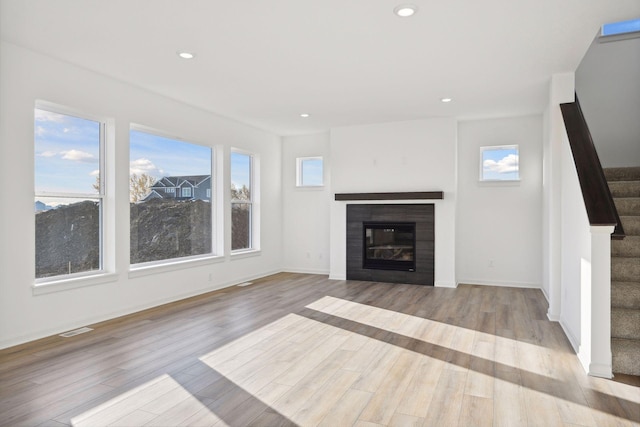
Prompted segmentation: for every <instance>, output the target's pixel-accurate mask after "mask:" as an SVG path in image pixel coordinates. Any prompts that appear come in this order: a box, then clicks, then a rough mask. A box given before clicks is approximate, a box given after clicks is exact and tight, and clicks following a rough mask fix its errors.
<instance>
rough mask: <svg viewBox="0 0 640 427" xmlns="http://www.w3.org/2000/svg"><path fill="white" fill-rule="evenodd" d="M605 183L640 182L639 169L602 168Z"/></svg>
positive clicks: (636, 167)
mask: <svg viewBox="0 0 640 427" xmlns="http://www.w3.org/2000/svg"><path fill="white" fill-rule="evenodd" d="M604 176H605V178H606V179H607V181H626V180H640V167H638V166H631V167H622V168H604Z"/></svg>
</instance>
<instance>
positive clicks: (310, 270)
mask: <svg viewBox="0 0 640 427" xmlns="http://www.w3.org/2000/svg"><path fill="white" fill-rule="evenodd" d="M282 271H283V272H285V273H301V274H320V275H323V276H328V275H329V270H323V269H314V268H286V267H285V268H283V269H282Z"/></svg>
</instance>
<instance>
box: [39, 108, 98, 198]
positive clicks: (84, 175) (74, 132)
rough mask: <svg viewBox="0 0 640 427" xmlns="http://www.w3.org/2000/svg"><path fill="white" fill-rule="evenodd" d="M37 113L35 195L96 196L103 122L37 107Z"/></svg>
mask: <svg viewBox="0 0 640 427" xmlns="http://www.w3.org/2000/svg"><path fill="white" fill-rule="evenodd" d="M34 113H35V120H34V140H35V159H34V163H35V191H36V193H83V194H93V193H96V190H95V189H94V188H93V185H94V184H95V182H96V177H97V175H98V174H99V171H100V123H99V122H96V121H93V120H87V119H83V118H79V117H74V116H69V115H66V114H59V113H53V112H50V111H46V110H41V109H38V108H36V109H35V110H34Z"/></svg>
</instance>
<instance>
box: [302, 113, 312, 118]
mask: <svg viewBox="0 0 640 427" xmlns="http://www.w3.org/2000/svg"><path fill="white" fill-rule="evenodd" d="M310 116H311V114H309V113H302V114H300V117H303V118H305V119H306V118H307V117H310Z"/></svg>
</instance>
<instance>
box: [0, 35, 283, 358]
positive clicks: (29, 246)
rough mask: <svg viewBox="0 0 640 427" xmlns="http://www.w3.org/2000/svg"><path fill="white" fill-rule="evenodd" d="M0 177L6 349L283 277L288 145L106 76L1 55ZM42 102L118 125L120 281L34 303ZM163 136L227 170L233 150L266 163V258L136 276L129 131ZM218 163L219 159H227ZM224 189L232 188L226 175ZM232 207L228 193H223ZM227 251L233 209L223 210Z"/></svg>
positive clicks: (24, 55)
mask: <svg viewBox="0 0 640 427" xmlns="http://www.w3.org/2000/svg"><path fill="white" fill-rule="evenodd" d="M0 55H1V60H0V67H1V68H0V92H1V93H2V98H1V101H0V102H1V104H0V112H1V113H0V129H2V134H1V136H2V144H1V145H0V177H1V179H2V180H3V182H5V183H6V182H11V183H12V184H11V189H12V190H11V191H8V192H6V193H5V194H4V196H3V201H2V207H1V209H0V212H1V215H2V222H1V223H0V245H1V246H0V250H1V253H0V255H1V256H0V259H1V262H2V264H1V266H0V267H1V268H0V295H2V297H1V298H0V347H6V346H9V345H13V344H17V343H19V342H24V341H28V340H31V339H35V338H39V337H42V336H46V335H49V334H53V333H58V332H62V331H63V330H68V329H72V328H75V327H78V326H83V325H84V324H86V323H91V322H95V321H98V320H103V319H106V318H110V317H114V316H117V315H121V314H126V313H129V312H132V311H137V310H140V309H143V308H147V307H150V306H154V305H157V304H159V303H164V302H169V301H173V300H177V299H180V298H183V297H186V296H190V295H194V294H198V293H202V292H205V291H209V290H213V289H216V288H220V287H223V286H227V285H230V284H234V283H238V282H241V281H244V280H246V279H251V278H254V277H258V276H262V275H265V274H269V273H272V272H276V271H280V270H281V268H282V255H281V252H282V241H281V236H282V232H281V224H282V211H281V207H282V197H281V188H282V183H281V171H280V168H281V141H280V137H278V136H276V135H273V134H270V133H267V132H264V131H260V130H257V129H255V128H251V127H249V126H245V125H242V124H240V123H237V122H234V121H231V120H227V119H224V118H221V117H219V116H216V115H214V114H210V113H207V112H205V111H203V110H199V109H196V108H192V107H189V106H187V105H185V104H181V103H179V102H176V101H173V100H170V99H167V98H164V97H161V96H157V95H155V94H153V93H150V92H146V91H144V90H140V89H138V88H136V87H133V86H129V85H126V84H123V83H121V82H118V81H115V80H112V79H110V78H107V77H105V76H102V75H99V74H96V73H93V72H90V71H87V70H84V69H81V68H78V67H75V66H73V65H70V64H68V63H64V62H59V61H56V60H53V59H51V58H49V57H47V56H43V55H40V54H37V53H34V52H31V51H28V50H25V49H22V48H19V47H17V46H15V45H11V44H7V43H4V42H3V43H2V44H1V45H0ZM37 99H41V100H45V101H49V102H52V103H56V104H60V105H63V106H66V107H69V108H73V109H76V110H79V111H83V112H85V113H87V114H92V115H95V116H98V117H108V118H112V119H113V122H114V123H115V127H114V129H115V137H114V141H115V144H113V145H111V146H110V147H108V148H107V151H108V152H109V158H108V159H107V169H106V170H107V180H108V184H109V185H110V188H115V190H116V191H115V192H112V193H111V195H110V196H109V200H108V203H110V204H111V206H112V207H113V212H114V213H115V215H114V217H113V218H110V220H109V221H108V226H109V227H111V228H110V230H108V231H107V233H108V236H107V239H110V240H111V243H112V244H113V247H114V253H115V259H114V260H112V261H113V262H112V265H113V271H112V273H113V281H112V282H109V283H104V284H98V285H94V286H89V287H81V288H77V289H72V290H66V291H60V292H55V293H48V294H45V295H37V296H36V295H34V294H33V291H32V285H33V284H34V245H35V242H34V240H35V239H34V233H35V231H34V228H35V226H34V208H33V203H34V199H33V184H34V170H33V167H34V166H33V165H34V147H33V135H34V128H33V127H34V115H33V109H34V106H35V101H36V100H37ZM130 123H135V124H140V125H144V126H148V127H151V128H155V129H159V130H162V131H164V132H167V133H168V134H171V135H177V136H180V137H182V138H184V139H186V140H190V141H193V142H197V143H200V144H205V145H211V146H215V147H217V152H218V153H219V154H220V155H221V156H222V157H223V158H222V161H221V162H218V163H219V164H220V165H221V166H222V167H223V168H224V170H228V166H229V160H228V157H229V150H230V148H231V147H235V148H239V149H243V150H247V151H250V152H253V153H255V154H257V155H258V156H259V157H260V166H261V168H260V184H261V185H260V187H261V198H260V206H257V207H256V208H257V209H260V212H261V231H260V233H261V236H260V237H261V239H260V241H261V252H260V253H257V254H253V256H249V257H230V256H229V254H228V252H227V253H226V254H225V256H224V257H223V258H222V259H220V260H218V261H217V262H205V263H202V264H198V265H197V266H190V267H188V268H182V269H170V270H169V271H166V272H163V273H159V274H151V275H142V276H136V277H130V275H129V271H128V270H129V263H128V257H129V229H128V225H129V201H128V187H129V186H128V184H129V183H128V175H129V137H128V135H129V125H130ZM219 160H220V159H219ZM222 188H223V189H227V188H229V177H228V176H226V175H225V174H223V183H222ZM222 193H223V203H224V206H229V204H228V202H229V192H228V191H223V192H222ZM223 215H224V216H225V218H226V220H225V221H224V224H225V231H224V233H225V238H226V239H225V242H226V244H225V246H226V247H227V248H228V247H229V243H228V242H229V235H230V221H229V215H230V208H228V209H223Z"/></svg>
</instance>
